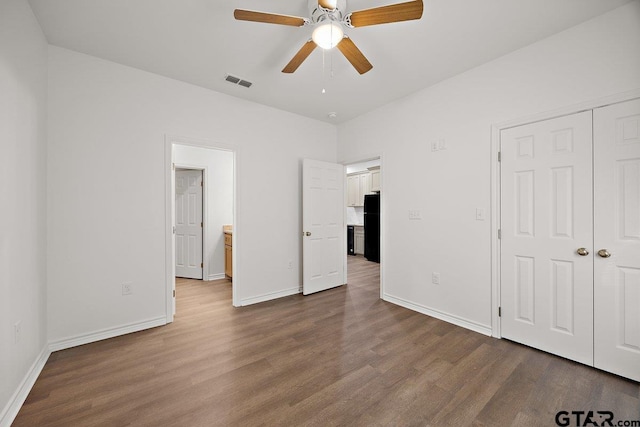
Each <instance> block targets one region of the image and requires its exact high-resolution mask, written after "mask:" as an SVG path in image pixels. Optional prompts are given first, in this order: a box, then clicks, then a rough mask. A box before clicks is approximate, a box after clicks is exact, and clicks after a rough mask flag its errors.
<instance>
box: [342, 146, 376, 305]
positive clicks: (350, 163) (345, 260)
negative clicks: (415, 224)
mask: <svg viewBox="0 0 640 427" xmlns="http://www.w3.org/2000/svg"><path fill="white" fill-rule="evenodd" d="M383 157H384V155H383V153H380V154H372V155H370V156H368V157H367V156H364V157H359V158H358V159H355V160H352V159H349V160H348V161H347V160H343V161H342V162H341V163H340V164H342V165H343V166H344V167H345V180H344V206H345V209H344V220H343V222H344V226H345V229H346V227H347V209H346V207H347V197H348V195H347V180H346V176H347V166H348V165H353V164H355V163H364V162H369V161H372V160H379V161H380V218H381V219H380V299H381V300H384V301H386V300H385V295H386V294H385V292H384V289H385V288H384V282H385V268H384V265H385V259H386V249H385V244H384V242H385V240H386V239H385V231H386V229H387V227H386V222H387V215H386V212H387V205H386V197H385V196H384V170H383V169H384V159H383ZM342 253H343V254H344V255H343V259H342V261H343V263H344V272H345V282H347V285H348V280H347V279H348V278H349V271H348V269H347V260H348V256H349V255H348V254H347V234H346V233H345V236H344V244H343V250H342Z"/></svg>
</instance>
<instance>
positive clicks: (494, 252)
mask: <svg viewBox="0 0 640 427" xmlns="http://www.w3.org/2000/svg"><path fill="white" fill-rule="evenodd" d="M636 98H640V89H635V90H632V91H629V92H622V93H617V94H614V95H611V96H606V97H603V98H599V99H595V100H590V101H585V102H581V103H578V104H573V105H570V106H567V107H562V108H559V109H556V110H551V111H547V112H543V113H538V114H532V115H530V116H524V117H521V118H517V119H513V120H508V121H505V122H501V123H496V124H493V125H491V150H490V155H491V202H490V206H491V239H490V241H491V336H493V337H495V338H502V332H501V329H500V317H499V316H498V310H499V307H500V286H501V282H500V280H501V278H500V268H501V266H500V256H501V251H500V240H499V239H498V231H499V229H500V206H501V202H502V196H501V193H500V178H501V177H500V163H499V161H498V155H499V152H500V132H501V131H502V130H505V129H509V128H513V127H517V126H522V125H527V124H531V123H535V122H540V121H544V120H549V119H554V118H557V117H562V116H568V115H571V114H576V113H580V112H583V111H588V110H593V109H595V108H599V107H605V106H607V105H611V104H618V103H620V102H625V101H630V100H632V99H636Z"/></svg>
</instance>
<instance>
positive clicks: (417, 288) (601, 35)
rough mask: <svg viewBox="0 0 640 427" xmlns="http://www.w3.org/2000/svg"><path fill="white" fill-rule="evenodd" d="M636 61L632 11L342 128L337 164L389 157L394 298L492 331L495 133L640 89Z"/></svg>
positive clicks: (388, 244)
mask: <svg viewBox="0 0 640 427" xmlns="http://www.w3.org/2000/svg"><path fill="white" fill-rule="evenodd" d="M639 52H640V2H637V1H636V2H633V3H630V4H628V5H626V6H623V7H621V8H619V9H616V10H614V11H612V12H610V13H608V14H605V15H603V16H601V17H598V18H596V19H594V20H592V21H589V22H586V23H584V24H581V25H579V26H577V27H574V28H572V29H569V30H567V31H565V32H562V33H559V34H557V35H555V36H552V37H550V38H548V39H546V40H543V41H540V42H538V43H535V44H533V45H530V46H528V47H526V48H524V49H521V50H519V51H516V52H514V53H511V54H509V55H506V56H504V57H502V58H499V59H497V60H495V61H492V62H490V63H487V64H485V65H483V66H480V67H478V68H475V69H473V70H470V71H468V72H466V73H464V74H461V75H459V76H456V77H454V78H451V79H449V80H446V81H443V82H442V83H440V84H438V85H435V86H433V87H430V88H428V89H425V90H422V91H419V92H417V93H415V94H414V95H412V96H409V97H406V98H404V99H401V100H398V101H397V102H394V103H392V104H389V105H387V106H385V107H383V108H380V109H378V110H376V111H374V112H371V113H369V114H366V115H364V116H361V117H359V118H357V119H354V120H352V121H350V122H348V123H345V124H343V125H341V126H339V128H338V147H339V154H338V159H339V161H342V162H349V161H354V160H358V159H362V158H369V157H374V156H377V155H378V154H381V153H382V154H383V167H384V176H383V188H384V198H383V203H384V206H383V209H384V211H383V212H385V213H386V215H385V217H384V218H383V221H384V228H385V239H384V242H385V243H384V244H385V248H384V252H383V254H384V255H386V258H384V259H383V266H384V277H383V281H384V286H385V288H384V289H385V292H386V294H387V295H386V298H387V299H390V300H393V301H395V302H400V303H402V304H404V305H406V306H410V307H412V308H414V309H418V310H422V311H424V312H427V311H429V310H433V311H434V312H436V314H437V313H440V314H444V315H445V316H451V319H453V320H455V321H460V320H461V321H462V322H461V323H465V322H466V325H467V326H469V327H472V328H476V329H478V330H484V331H485V332H487V331H488V330H489V328H490V327H491V281H490V280H491V278H490V274H491V264H490V244H491V239H492V236H491V235H490V234H491V233H490V221H488V220H487V221H476V220H475V212H476V208H477V207H479V208H483V209H485V210H486V212H487V213H489V212H490V209H491V206H490V190H491V182H490V181H491V180H490V167H491V156H492V155H493V154H492V153H491V150H490V142H491V139H490V138H491V125H493V124H497V123H500V122H503V121H506V120H511V119H516V118H520V117H525V116H529V115H532V114H536V113H540V112H545V111H550V110H554V109H557V108H561V107H565V106H570V105H573V104H576V103H580V102H583V101H588V100H593V99H598V98H601V97H604V96H607V95H611V94H615V93H619V92H624V91H630V90H633V89H637V88H640V54H639ZM424 54H428V53H427V52H425V53H424ZM439 139H444V140H445V141H446V144H447V146H448V149H447V150H445V151H436V152H431V149H430V143H431V142H434V141H438V140H439ZM407 153H409V154H407ZM410 209H419V210H421V211H422V220H417V221H416V220H412V221H409V220H408V210H410ZM432 272H439V273H440V275H441V278H440V281H441V284H440V285H432V284H431V273H432Z"/></svg>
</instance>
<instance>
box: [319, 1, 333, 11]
mask: <svg viewBox="0 0 640 427" xmlns="http://www.w3.org/2000/svg"><path fill="white" fill-rule="evenodd" d="M336 3H337V1H336V0H318V6H322V7H323V8H325V9H329V10H333V9H335V8H336Z"/></svg>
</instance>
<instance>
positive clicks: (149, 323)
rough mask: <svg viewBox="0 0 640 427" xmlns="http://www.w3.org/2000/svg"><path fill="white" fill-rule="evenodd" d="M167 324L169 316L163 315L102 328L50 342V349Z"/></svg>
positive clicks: (100, 339)
mask: <svg viewBox="0 0 640 427" xmlns="http://www.w3.org/2000/svg"><path fill="white" fill-rule="evenodd" d="M166 324H167V318H166V317H165V316H162V317H156V318H155V319H149V320H145V321H142V322H136V323H131V324H129V325H123V326H118V327H115V328H107V329H102V330H100V331H95V332H91V333H88V334H83V335H78V336H75V337H70V338H64V339H61V340H58V341H52V342H50V343H49V351H50V352H52V353H53V352H54V351H59V350H65V349H67V348H71V347H77V346H79V345H84V344H89V343H92V342H96V341H102V340H106V339H109V338H113V337H117V336H120V335H126V334H131V333H133V332H139V331H143V330H145V329H151V328H156V327H158V326H164V325H166Z"/></svg>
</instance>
